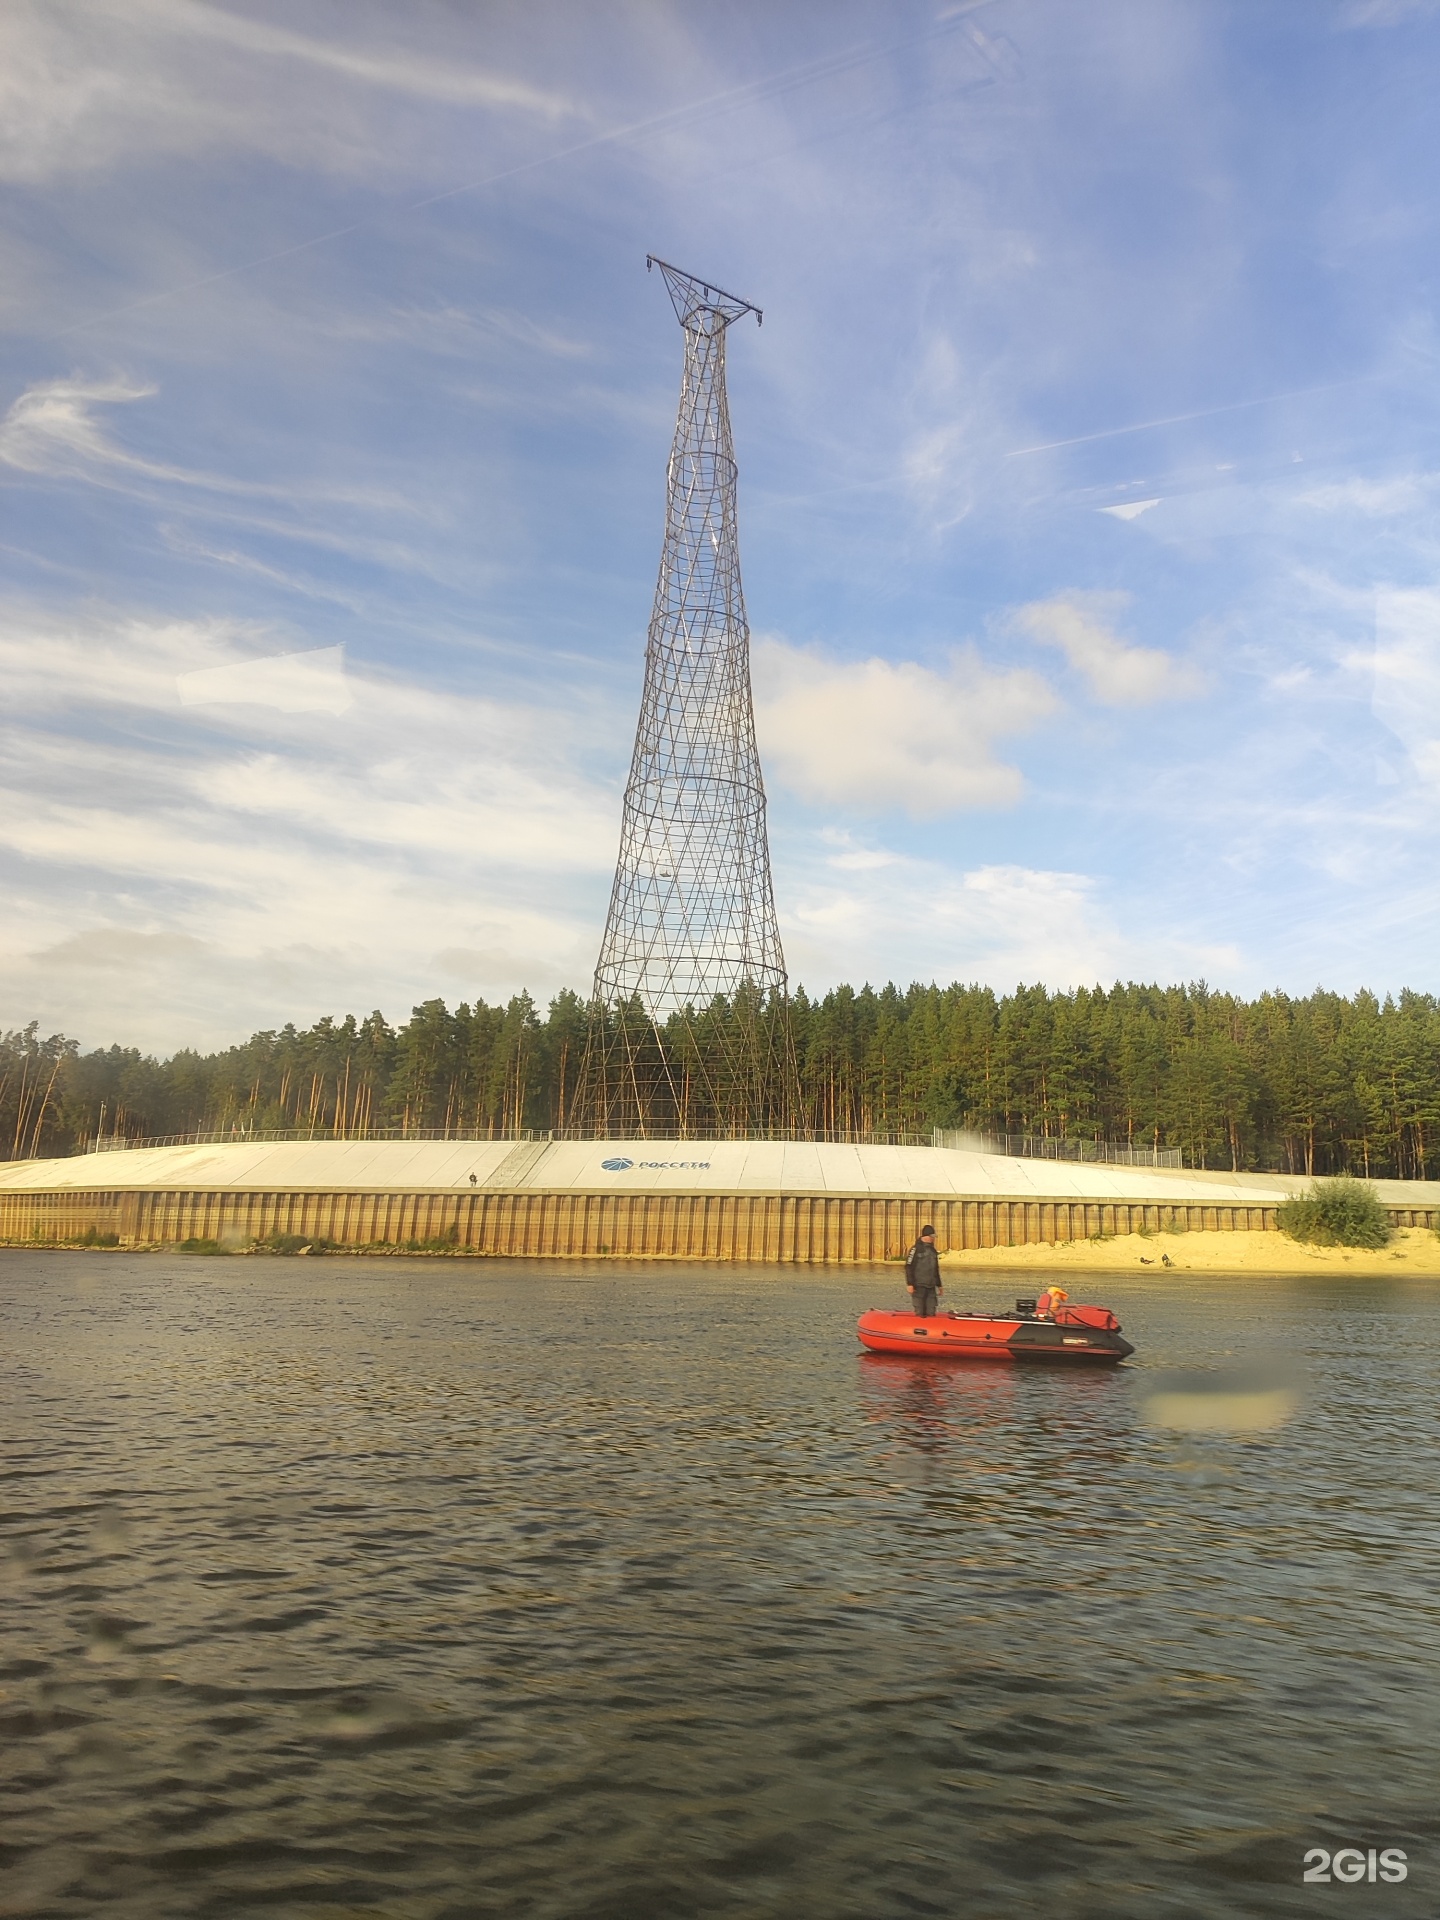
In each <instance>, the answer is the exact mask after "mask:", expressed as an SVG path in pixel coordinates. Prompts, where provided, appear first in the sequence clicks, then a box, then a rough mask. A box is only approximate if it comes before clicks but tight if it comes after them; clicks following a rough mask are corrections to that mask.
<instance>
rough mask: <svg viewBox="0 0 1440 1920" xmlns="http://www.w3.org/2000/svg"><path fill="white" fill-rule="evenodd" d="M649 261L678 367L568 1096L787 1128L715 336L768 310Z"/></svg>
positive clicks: (720, 348) (725, 409) (676, 1116)
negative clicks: (636, 705) (603, 911)
mask: <svg viewBox="0 0 1440 1920" xmlns="http://www.w3.org/2000/svg"><path fill="white" fill-rule="evenodd" d="M646 266H647V268H648V267H651V266H656V267H658V268H659V269H660V272H661V274H662V275H663V277H664V280H665V285H666V287H667V288H668V290H669V293H670V298H671V301H672V303H673V304H674V308H675V314H676V317H677V319H678V320H679V322H680V324H681V326H682V327H683V328H684V332H685V370H684V374H683V376H682V378H681V383H680V409H679V415H678V417H677V419H676V423H675V440H674V445H673V447H672V448H671V453H670V466H669V477H668V491H667V499H666V511H665V544H664V548H663V550H662V553H661V557H660V577H659V581H658V583H657V585H656V588H655V607H654V612H653V613H652V615H651V618H650V632H649V640H648V643H647V646H646V650H645V689H644V693H643V695H642V697H641V702H640V722H639V726H638V727H637V729H636V733H635V751H634V755H633V757H632V759H631V763H630V778H629V782H628V784H627V786H626V789H625V808H624V815H623V820H622V824H621V829H620V856H619V860H618V862H617V864H616V868H615V884H614V887H613V889H612V891H611V895H610V911H609V915H608V917H607V919H606V923H605V935H604V938H603V940H602V941H601V944H600V958H599V961H598V963H597V965H596V968H595V987H594V996H593V1001H592V1010H591V1024H590V1038H589V1044H588V1046H587V1050H586V1062H585V1071H584V1075H583V1082H582V1089H581V1090H580V1095H581V1097H580V1099H579V1102H578V1105H579V1108H580V1110H581V1115H583V1117H582V1118H581V1124H582V1126H584V1127H585V1128H586V1129H587V1130H589V1131H592V1132H595V1133H607V1132H608V1133H611V1134H629V1133H638V1134H642V1135H643V1134H645V1133H648V1132H662V1131H670V1130H672V1129H674V1130H679V1131H681V1132H691V1133H702V1132H711V1131H716V1132H721V1133H747V1132H781V1131H785V1130H786V1129H787V1128H788V1127H789V1126H790V1125H791V1124H792V1123H793V1119H794V1110H795V1098H794V1095H795V1072H794V1061H793V1048H792V1046H791V1043H790V1039H789V1022H788V1014H787V1006H786V979H785V959H784V955H783V954H782V952H781V948H780V932H779V928H778V926H777V925H776V920H775V897H774V891H773V888H772V886H771V880H770V850H769V844H768V842H767V839H766V832H765V786H764V782H763V781H762V779H761V776H760V756H759V753H758V751H757V750H756V745H755V719H754V711H753V705H752V701H751V692H750V630H749V627H748V625H747V623H746V619H745V597H744V594H743V592H742V590H741V585H740V549H739V542H738V538H737V533H736V518H735V478H736V466H735V449H734V446H733V444H732V441H731V437H730V408H729V403H728V401H727V398H726V393H725V338H726V334H727V332H728V331H729V329H730V327H731V326H732V325H733V324H734V323H735V321H737V320H739V319H742V318H743V317H744V315H746V314H748V313H753V314H754V315H755V319H756V322H757V324H758V323H759V321H760V319H761V313H760V309H759V308H758V307H755V306H752V305H751V304H750V302H749V301H748V300H739V299H737V298H735V296H734V295H732V294H728V293H725V292H722V291H721V289H720V288H718V287H715V286H713V285H710V284H709V283H707V282H706V281H703V280H699V279H697V278H696V277H695V276H694V275H693V274H689V273H682V272H681V271H680V269H679V268H678V267H672V266H669V265H668V264H667V263H666V262H665V261H663V260H657V259H654V258H653V256H652V257H651V258H648V259H647V260H646ZM577 1117H580V1116H577Z"/></svg>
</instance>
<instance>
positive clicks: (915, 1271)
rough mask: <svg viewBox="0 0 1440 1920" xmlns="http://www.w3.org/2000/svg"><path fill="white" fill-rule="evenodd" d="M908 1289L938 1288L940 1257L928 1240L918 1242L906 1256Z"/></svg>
mask: <svg viewBox="0 0 1440 1920" xmlns="http://www.w3.org/2000/svg"><path fill="white" fill-rule="evenodd" d="M905 1284H906V1286H907V1287H938V1286H939V1285H940V1284H941V1282H940V1256H939V1254H938V1253H937V1252H936V1251H935V1249H934V1247H932V1246H931V1244H930V1242H929V1241H928V1240H917V1241H916V1242H915V1244H914V1246H913V1247H912V1248H911V1249H910V1251H909V1253H907V1254H906V1256H905Z"/></svg>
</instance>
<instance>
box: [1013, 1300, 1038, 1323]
mask: <svg viewBox="0 0 1440 1920" xmlns="http://www.w3.org/2000/svg"><path fill="white" fill-rule="evenodd" d="M1015 1311H1016V1312H1017V1313H1018V1314H1019V1315H1020V1317H1021V1319H1022V1320H1033V1319H1034V1318H1035V1302H1034V1301H1033V1300H1017V1301H1016V1302H1015Z"/></svg>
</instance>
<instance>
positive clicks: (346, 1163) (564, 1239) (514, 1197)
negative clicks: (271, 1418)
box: [0, 1140, 1440, 1262]
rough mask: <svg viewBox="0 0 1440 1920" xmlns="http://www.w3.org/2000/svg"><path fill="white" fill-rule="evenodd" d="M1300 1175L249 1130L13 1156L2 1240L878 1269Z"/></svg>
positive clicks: (921, 1152) (1425, 1199)
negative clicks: (314, 1244)
mask: <svg viewBox="0 0 1440 1920" xmlns="http://www.w3.org/2000/svg"><path fill="white" fill-rule="evenodd" d="M1302 1184H1304V1183H1303V1182H1297V1181H1294V1180H1289V1179H1282V1178H1280V1177H1279V1176H1276V1177H1275V1179H1274V1182H1273V1184H1271V1183H1268V1182H1267V1180H1266V1178H1265V1177H1264V1176H1255V1175H1249V1176H1241V1177H1237V1178H1233V1179H1227V1178H1226V1177H1225V1176H1224V1175H1217V1174H1213V1173H1211V1174H1192V1173H1186V1172H1180V1171H1175V1170H1171V1169H1158V1170H1151V1169H1148V1168H1144V1169H1141V1168H1133V1167H1111V1166H1092V1165H1083V1164H1077V1163H1073V1162H1066V1161H1058V1162H1057V1161H1052V1160H1028V1159H1026V1160H1022V1159H1012V1158H1009V1157H1007V1156H1003V1155H1000V1154H986V1153H971V1152H964V1151H960V1150H952V1149H948V1148H942V1147H887V1146H860V1145H856V1146H847V1145H835V1144H819V1143H815V1142H810V1141H777V1140H664V1141H659V1140H638V1141H637V1140H611V1141H606V1140H535V1141H514V1140H490V1141H472V1140H301V1141H293V1140H291V1141H266V1140H252V1141H235V1142H225V1143H223V1144H219V1145H214V1144H210V1145H203V1144H196V1145H189V1146H184V1145H182V1146H166V1147H142V1148H133V1149H122V1150H117V1151H106V1152H100V1153H89V1154H82V1155H77V1156H76V1157H74V1158H72V1159H68V1160H21V1161H10V1162H8V1163H5V1164H3V1165H0V1240H5V1241H9V1242H11V1243H12V1244H13V1243H15V1242H20V1243H25V1244H29V1245H34V1244H36V1243H42V1244H43V1243H51V1244H59V1243H63V1242H66V1241H74V1240H78V1239H82V1238H85V1237H86V1236H90V1237H92V1238H93V1237H95V1236H99V1235H107V1236H108V1235H112V1234H113V1235H115V1236H117V1237H118V1240H119V1244H120V1245H121V1246H127V1247H154V1246H174V1245H178V1244H179V1243H180V1242H182V1241H185V1240H213V1241H217V1242H219V1243H220V1245H222V1246H229V1247H234V1248H237V1249H238V1248H240V1247H244V1246H248V1245H249V1244H250V1243H251V1242H252V1241H256V1240H263V1239H265V1238H266V1237H268V1236H270V1235H274V1234H299V1235H302V1236H304V1237H305V1238H307V1239H316V1240H324V1241H326V1242H328V1243H330V1244H332V1245H335V1246H342V1247H354V1248H364V1247H373V1248H382V1247H391V1248H407V1247H417V1246H418V1247H426V1248H434V1249H437V1250H444V1249H446V1248H453V1249H454V1250H456V1251H457V1252H465V1253H473V1254H494V1255H507V1256H516V1255H533V1256H548V1257H577V1256H584V1257H597V1256H599V1257H605V1256H608V1257H614V1258H623V1259H637V1258H657V1259H672V1260H674V1259H681V1260H684V1259H691V1260H747V1261H756V1260H762V1261H791V1262H823V1261H847V1262H848V1261H856V1262H860V1261H865V1262H868V1261H875V1260H885V1259H894V1258H896V1257H898V1256H899V1255H901V1254H903V1253H904V1251H905V1250H906V1248H907V1247H908V1246H909V1245H910V1244H911V1243H912V1242H913V1240H914V1238H915V1235H916V1233H917V1231H918V1229H919V1228H920V1226H921V1225H922V1224H924V1223H925V1222H926V1221H931V1222H933V1223H934V1226H935V1228H936V1233H937V1237H938V1240H939V1243H940V1246H941V1248H942V1249H943V1250H945V1251H950V1252H958V1251H963V1250H965V1249H968V1248H976V1247H1003V1246H1024V1245H1038V1244H1040V1243H1043V1242H1055V1241H1073V1240H1085V1239H1090V1238H1092V1237H1095V1236H1097V1235H1102V1234H1103V1235H1110V1234H1123V1233H1138V1232H1142V1231H1149V1232H1155V1231H1160V1230H1162V1229H1164V1228H1166V1227H1179V1228H1184V1229H1186V1230H1188V1231H1191V1232H1204V1231H1207V1230H1208V1231H1222V1232H1225V1231H1228V1232H1234V1231H1237V1230H1238V1231H1248V1232H1266V1231H1273V1230H1274V1228H1275V1212H1276V1208H1277V1207H1278V1206H1279V1205H1280V1203H1281V1202H1282V1201H1283V1200H1285V1199H1286V1198H1287V1197H1288V1194H1289V1193H1290V1192H1291V1191H1292V1190H1294V1188H1295V1187H1297V1186H1298V1185H1302ZM1378 1184H1379V1186H1380V1189H1381V1193H1382V1197H1383V1198H1385V1200H1386V1203H1387V1205H1389V1207H1390V1213H1391V1218H1392V1220H1393V1221H1394V1223H1395V1224H1396V1225H1397V1226H1437V1225H1440V1186H1437V1185H1436V1184H1435V1183H1426V1186H1425V1187H1421V1186H1420V1185H1418V1184H1417V1183H1407V1185H1406V1186H1405V1187H1404V1188H1403V1189H1402V1190H1401V1191H1399V1192H1397V1193H1396V1194H1394V1195H1393V1196H1392V1195H1389V1194H1386V1192H1385V1188H1386V1186H1387V1185H1388V1184H1390V1183H1386V1182H1380V1183H1378ZM1394 1184H1395V1185H1396V1186H1397V1187H1398V1186H1399V1183H1394Z"/></svg>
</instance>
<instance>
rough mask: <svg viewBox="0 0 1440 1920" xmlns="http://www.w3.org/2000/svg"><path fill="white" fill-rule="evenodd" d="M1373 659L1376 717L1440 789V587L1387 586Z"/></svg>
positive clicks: (1379, 603)
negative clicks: (1398, 587) (1402, 587)
mask: <svg viewBox="0 0 1440 1920" xmlns="http://www.w3.org/2000/svg"><path fill="white" fill-rule="evenodd" d="M1370 664H1371V666H1372V668H1373V672H1374V689H1375V690H1374V696H1373V702H1372V704H1373V706H1374V711H1375V717H1376V719H1377V720H1379V721H1380V722H1381V723H1382V724H1383V725H1384V726H1386V727H1388V728H1389V729H1390V731H1391V732H1392V733H1393V734H1394V735H1395V736H1396V738H1397V739H1398V740H1400V741H1401V742H1402V743H1403V744H1404V746H1405V749H1406V752H1407V753H1408V755H1409V757H1410V761H1411V764H1412V765H1413V767H1414V769H1415V772H1416V774H1417V775H1418V777H1419V779H1420V780H1421V781H1422V782H1423V783H1424V784H1425V785H1426V786H1427V787H1430V788H1433V789H1434V790H1435V792H1436V793H1440V591H1437V590H1436V589H1434V588H1421V589H1414V588H1412V589H1408V590H1401V589H1396V588H1386V589H1384V590H1383V591H1382V592H1381V593H1380V594H1379V595H1378V596H1377V599H1376V610H1375V652H1374V656H1373V660H1372V662H1371V663H1370Z"/></svg>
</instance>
